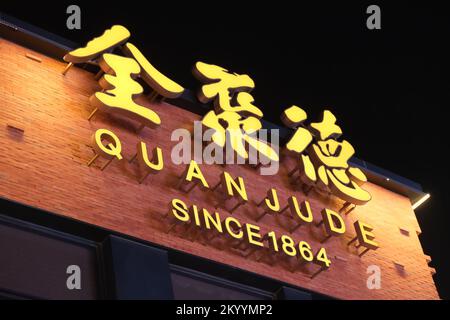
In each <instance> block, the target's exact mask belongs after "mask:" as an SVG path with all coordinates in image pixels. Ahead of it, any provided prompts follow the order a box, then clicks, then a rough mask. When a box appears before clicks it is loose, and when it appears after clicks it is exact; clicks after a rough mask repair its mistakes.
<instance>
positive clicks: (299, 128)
mask: <svg viewBox="0 0 450 320" xmlns="http://www.w3.org/2000/svg"><path fill="white" fill-rule="evenodd" d="M129 37H130V32H129V31H128V30H127V29H126V28H125V27H123V26H119V25H115V26H113V27H112V28H111V29H109V30H106V31H105V32H104V33H103V35H101V36H99V37H97V38H94V39H93V40H91V41H90V42H88V43H87V45H86V46H85V47H84V48H79V49H76V50H73V51H71V52H69V53H67V54H66V55H65V56H64V60H65V61H66V62H68V63H69V64H68V66H67V67H66V69H65V70H64V71H63V74H66V73H67V71H68V70H69V69H70V67H71V66H72V65H73V64H75V63H86V62H89V61H96V62H97V63H98V65H99V66H100V68H101V70H100V72H99V74H98V79H99V85H100V86H101V88H102V90H101V91H99V92H95V93H94V94H93V95H92V96H91V97H90V98H89V101H90V104H91V105H92V107H93V108H94V109H93V111H92V112H91V114H90V116H89V118H88V119H89V120H91V119H93V117H94V115H95V114H96V113H97V112H99V111H100V112H105V113H110V114H117V115H119V116H124V117H127V118H130V119H132V120H134V121H137V122H138V127H137V132H138V133H139V132H141V130H143V129H144V128H150V129H152V130H158V127H159V126H163V125H164V123H162V121H161V119H160V117H159V115H158V114H157V113H156V112H155V111H154V110H152V109H151V108H149V107H147V106H143V105H140V104H139V103H137V102H136V100H135V99H136V97H137V96H138V95H141V94H142V93H143V92H144V88H143V86H142V84H144V83H145V85H147V86H148V87H149V88H150V89H151V94H150V96H149V98H150V101H151V102H153V103H157V102H158V101H160V100H161V99H165V98H167V99H175V98H178V97H180V96H181V95H182V94H183V92H184V91H185V89H184V88H183V87H182V86H181V85H179V84H178V83H176V82H174V81H173V80H171V79H169V78H168V77H167V76H165V75H164V74H162V73H161V72H159V71H158V70H157V69H156V68H155V67H154V66H153V65H152V64H151V63H150V61H149V60H148V59H147V58H146V57H145V56H144V55H143V54H142V53H141V51H140V50H139V49H138V47H136V46H135V45H133V44H131V43H130V42H127V41H128V39H129ZM119 50H120V51H121V54H119V53H117V51H119ZM193 74H194V76H195V77H196V78H197V79H198V80H199V81H200V82H201V83H202V86H201V89H200V91H199V92H198V95H197V97H198V100H199V101H200V102H202V103H209V102H213V106H214V108H213V110H210V111H208V112H207V113H206V114H205V115H204V116H203V118H202V120H201V126H202V128H204V129H206V130H210V132H211V140H210V141H211V143H210V145H208V146H207V148H210V150H211V156H212V158H213V159H214V160H215V161H213V162H207V161H206V162H207V163H208V164H211V163H219V164H223V163H228V162H226V160H227V159H228V158H227V155H224V154H223V150H224V149H227V151H228V150H229V149H231V150H232V153H233V155H234V156H236V157H237V159H238V162H236V163H238V164H243V165H245V164H247V165H253V166H254V167H255V168H259V167H260V166H261V167H262V168H264V167H266V166H267V165H268V164H273V163H276V164H277V165H278V163H279V162H280V152H279V151H278V149H279V148H278V146H277V145H276V144H274V143H273V141H274V139H272V140H271V142H272V143H269V142H268V139H264V138H262V135H261V133H262V132H263V128H262V123H261V119H262V117H263V112H262V111H261V110H260V109H259V108H258V107H257V106H256V105H255V104H254V99H253V97H252V95H251V91H252V89H254V87H255V84H254V82H253V80H252V79H251V78H250V77H249V76H248V75H242V74H237V73H234V72H230V71H228V70H226V69H224V68H222V67H219V66H216V65H211V64H207V63H203V62H197V63H196V64H195V66H194V68H193ZM138 78H140V79H142V81H140V80H139V79H138ZM138 80H139V81H138ZM281 120H282V122H283V123H284V125H285V126H287V127H289V128H291V129H293V130H294V134H293V135H292V137H291V138H290V139H289V141H288V142H287V144H286V146H285V147H284V150H285V152H287V153H289V154H290V155H292V156H294V157H295V158H296V159H297V164H296V166H295V167H294V168H290V172H289V176H290V178H291V181H292V182H293V183H292V186H293V188H294V190H295V188H296V187H297V186H301V188H302V190H303V191H304V193H305V195H308V193H309V191H310V190H311V189H312V188H314V189H315V190H316V191H317V192H319V193H321V194H323V195H325V196H331V195H333V196H336V197H338V198H339V199H341V200H343V201H344V203H343V205H342V208H341V209H340V210H338V212H336V211H333V210H331V209H329V208H324V209H323V210H322V211H321V216H322V220H321V222H319V223H317V225H318V226H323V230H324V235H323V239H322V240H321V241H320V243H324V242H325V241H327V240H328V239H329V238H331V237H333V236H342V235H344V234H345V232H346V228H347V226H346V224H345V222H344V220H343V218H342V217H341V214H344V213H345V214H348V213H349V212H350V211H351V210H353V209H354V207H355V206H356V205H364V204H365V203H367V202H368V201H370V199H371V196H370V194H369V193H368V192H367V191H366V190H364V189H363V188H362V185H363V184H364V183H365V182H366V181H367V178H366V176H365V174H364V173H363V172H362V171H361V170H360V169H359V168H356V167H352V166H350V165H349V163H348V161H349V159H350V158H351V157H352V156H353V154H354V152H355V150H354V148H353V147H352V145H351V144H350V143H349V142H348V141H346V140H338V139H339V138H340V136H341V135H342V130H341V128H340V127H339V126H338V125H337V124H336V118H335V116H334V115H333V114H332V113H331V112H330V111H328V110H326V111H324V112H323V118H322V120H321V121H320V122H310V123H307V113H306V112H305V111H304V110H303V109H302V108H300V107H298V106H295V105H294V106H291V107H289V108H287V109H286V110H284V112H283V113H282V115H281ZM92 141H93V148H94V151H95V155H94V157H93V158H92V159H90V161H89V162H88V166H91V165H92V163H94V162H95V161H96V160H97V159H98V158H99V157H101V158H104V159H106V160H107V162H106V164H105V165H103V166H102V168H101V170H104V169H105V168H106V167H107V166H108V165H109V164H110V163H111V162H112V161H113V160H116V161H124V156H123V154H122V143H121V140H120V138H119V137H118V136H117V135H116V133H114V132H112V131H111V130H108V129H103V128H101V129H98V130H96V132H95V133H94V134H93V136H92ZM149 149H150V148H149V147H148V146H147V143H146V142H144V141H138V143H137V146H136V154H135V156H133V157H132V158H131V159H129V160H128V161H130V162H132V161H134V160H137V161H138V162H139V165H140V167H141V168H144V174H143V175H141V176H139V177H137V179H138V181H139V183H142V182H143V181H144V180H145V179H146V178H147V176H148V175H149V174H158V173H159V172H160V171H161V170H163V169H164V158H165V155H164V154H163V151H162V148H160V147H158V146H155V147H154V148H153V149H151V150H149ZM149 154H151V155H149ZM255 155H256V156H255ZM239 161H240V162H239ZM261 172H262V169H261ZM266 174H267V173H266ZM269 174H276V173H274V172H272V173H269ZM176 187H177V188H179V189H180V190H182V191H184V192H186V193H189V192H190V191H191V190H192V189H193V188H195V187H200V188H201V189H202V190H204V191H205V192H213V193H215V194H216V195H218V198H219V203H218V204H217V205H216V206H215V207H216V208H218V207H221V208H223V209H224V210H226V211H227V212H229V213H231V215H228V216H227V217H224V216H223V215H222V214H221V213H219V212H217V211H215V212H210V211H208V210H207V209H205V208H200V207H198V206H197V205H196V204H195V203H186V202H185V201H182V200H180V199H178V198H174V199H173V200H172V201H171V203H170V204H168V205H169V207H170V210H169V211H168V212H167V213H166V215H165V216H164V218H165V219H166V221H167V222H168V224H169V227H168V231H167V232H169V231H170V230H171V229H172V228H173V227H174V226H175V225H178V224H181V225H186V228H199V229H203V231H204V232H205V234H206V233H207V238H208V240H209V241H212V240H213V239H214V238H215V237H217V236H224V237H225V238H226V239H227V242H226V243H227V246H230V247H240V246H244V247H247V248H249V254H248V255H251V254H253V253H254V252H256V251H257V250H267V251H268V252H270V253H271V254H270V255H269V256H271V257H272V259H277V257H278V255H281V256H283V257H284V258H286V259H292V260H293V261H294V264H295V263H297V264H302V263H308V262H309V263H314V264H317V265H319V266H320V269H319V270H318V271H317V272H316V273H314V274H313V275H312V277H315V276H316V275H317V274H319V273H320V272H321V271H323V270H326V269H327V268H329V267H330V265H331V261H330V260H329V258H328V256H327V252H326V249H325V248H324V247H318V248H315V249H313V248H312V246H311V244H309V243H307V242H305V241H299V242H296V241H295V240H294V239H293V238H292V236H291V234H292V233H293V232H294V231H295V230H297V229H298V228H300V227H302V226H304V225H308V224H313V223H314V221H313V214H312V211H311V207H310V204H309V202H308V200H307V199H298V198H297V197H296V196H294V195H292V196H290V197H289V198H288V200H287V203H281V202H280V200H279V197H278V191H277V190H276V189H275V188H269V189H268V190H267V196H266V198H264V199H262V200H261V199H253V200H254V201H256V202H257V203H258V205H257V206H258V208H260V210H262V211H261V212H259V213H257V215H256V216H255V217H254V220H255V224H253V223H243V222H241V221H239V220H238V219H237V218H236V217H234V216H233V215H232V214H233V212H235V211H236V210H237V209H238V208H239V207H240V206H243V205H245V204H246V203H248V202H249V201H250V200H251V199H249V197H248V194H247V190H246V185H245V181H244V179H243V178H242V177H240V176H235V177H233V176H232V175H231V174H230V173H229V172H227V171H226V170H223V171H222V173H221V175H220V182H219V183H218V184H217V185H215V186H211V185H210V184H209V183H208V181H207V180H206V178H205V176H204V174H203V172H202V168H201V166H200V164H199V161H196V160H193V159H190V161H189V162H188V163H187V164H186V169H185V171H184V174H183V176H182V177H181V178H180V180H179V183H178V185H177V186H176ZM269 187H270V186H269ZM267 214H269V215H280V216H284V217H286V218H287V219H288V220H289V221H290V223H289V225H288V226H287V227H286V228H285V229H286V230H287V231H286V233H284V234H280V233H279V232H278V233H276V232H275V231H269V232H265V233H262V232H261V229H260V227H259V226H258V224H257V222H258V221H259V220H260V219H262V218H263V217H264V216H265V215H267ZM353 227H354V229H355V232H356V237H355V238H354V239H352V240H351V241H350V242H349V244H351V243H354V242H356V241H357V248H359V247H362V251H360V252H359V253H358V254H359V255H360V256H362V255H363V254H365V253H366V252H368V251H369V250H376V249H377V248H378V244H377V243H376V242H375V240H374V239H375V236H374V234H373V232H372V231H373V230H372V229H373V228H372V227H371V226H370V225H368V224H365V223H363V222H361V221H356V222H355V223H354V225H353Z"/></svg>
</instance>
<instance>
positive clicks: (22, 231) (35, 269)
mask: <svg viewBox="0 0 450 320" xmlns="http://www.w3.org/2000/svg"><path fill="white" fill-rule="evenodd" d="M71 265H75V266H77V267H79V270H80V272H79V273H78V275H79V278H78V279H79V283H80V288H79V289H78V288H76V287H75V288H74V287H73V286H69V287H70V288H69V287H68V286H67V279H68V277H69V276H71V275H73V271H71V273H70V274H68V273H67V268H68V267H69V266H71ZM97 267H98V260H97V250H96V246H95V245H91V244H88V242H85V241H82V240H79V241H78V240H77V239H75V238H73V237H70V236H68V235H65V234H62V233H58V232H54V231H51V230H46V229H45V228H40V227H38V226H36V225H33V224H27V223H23V222H21V221H19V220H15V219H11V218H7V217H5V216H2V215H0V296H2V297H14V298H37V299H97V298H99V286H98V284H99V281H98V272H97ZM71 283H73V282H71Z"/></svg>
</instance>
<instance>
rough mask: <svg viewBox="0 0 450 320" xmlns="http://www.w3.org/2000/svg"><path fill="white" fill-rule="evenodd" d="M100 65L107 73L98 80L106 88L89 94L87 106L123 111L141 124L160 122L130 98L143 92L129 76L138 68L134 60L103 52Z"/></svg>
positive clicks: (137, 72)
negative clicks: (89, 104) (88, 104)
mask: <svg viewBox="0 0 450 320" xmlns="http://www.w3.org/2000/svg"><path fill="white" fill-rule="evenodd" d="M100 66H101V68H102V69H103V70H104V71H105V72H106V73H107V74H105V75H104V76H103V77H102V78H101V79H100V81H99V82H100V85H101V87H102V88H103V89H104V90H106V91H105V92H96V93H95V94H94V95H92V96H91V98H90V99H89V100H90V102H91V105H93V106H94V107H95V108H98V109H99V110H103V111H105V112H111V113H118V114H123V115H124V116H127V117H130V118H132V119H134V120H137V121H140V122H141V123H142V124H143V125H145V126H149V127H152V126H155V125H159V124H160V123H161V119H160V118H159V116H158V114H157V113H156V112H154V111H153V110H151V109H149V108H146V107H144V106H141V105H139V104H137V103H136V102H134V100H133V97H134V96H136V95H138V94H141V93H142V92H143V91H144V89H143V88H142V86H141V85H140V84H139V83H138V82H137V81H135V80H134V79H133V77H132V75H135V74H139V72H140V71H141V68H140V67H139V64H138V63H137V62H136V61H135V60H133V59H131V58H126V57H121V56H118V55H114V54H110V53H105V54H104V55H103V56H102V59H101V61H100Z"/></svg>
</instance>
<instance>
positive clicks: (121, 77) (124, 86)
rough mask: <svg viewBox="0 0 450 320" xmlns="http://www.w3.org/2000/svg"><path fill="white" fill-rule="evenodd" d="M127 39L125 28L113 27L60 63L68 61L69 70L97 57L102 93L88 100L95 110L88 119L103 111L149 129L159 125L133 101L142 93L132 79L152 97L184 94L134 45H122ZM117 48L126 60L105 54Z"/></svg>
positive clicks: (157, 119) (128, 35)
mask: <svg viewBox="0 0 450 320" xmlns="http://www.w3.org/2000/svg"><path fill="white" fill-rule="evenodd" d="M129 37H130V32H129V31H128V30H127V29H126V28H125V27H123V26H120V25H115V26H113V27H112V28H111V29H108V30H106V31H105V32H104V33H103V34H102V35H101V36H100V37H97V38H94V39H93V40H91V41H89V42H88V44H87V45H86V46H85V47H84V48H79V49H76V50H73V51H71V52H69V53H67V54H66V55H65V56H64V60H65V61H67V62H70V64H69V66H68V68H69V67H70V66H71V64H72V63H82V62H88V61H91V60H93V59H97V58H99V57H100V58H99V64H100V67H101V69H102V70H103V72H105V73H106V75H105V76H104V77H103V78H101V79H100V81H99V82H100V85H101V86H102V88H103V89H104V90H106V92H97V93H96V94H95V95H93V96H92V97H91V99H90V100H91V103H92V105H93V106H95V107H96V109H95V110H94V112H93V113H92V114H91V116H90V117H89V118H91V117H92V116H93V114H94V113H95V112H96V111H97V110H103V111H106V112H112V113H121V114H124V115H126V116H128V117H131V118H133V119H135V120H137V121H139V122H141V123H142V126H149V127H153V126H155V125H159V124H160V123H161V120H160V118H159V116H158V115H157V114H156V113H155V112H154V111H152V110H150V109H148V108H146V107H144V106H141V105H139V104H137V103H135V102H134V98H135V97H136V96H137V95H138V94H140V93H142V92H143V88H142V86H141V85H140V84H139V83H138V82H137V81H135V80H134V76H141V77H142V79H143V80H144V81H145V82H146V83H147V84H148V85H149V86H150V87H151V88H152V89H153V91H154V93H155V95H154V96H153V97H156V95H161V96H163V97H165V98H171V99H174V98H177V97H179V96H180V95H181V94H182V93H183V92H184V88H183V87H182V86H180V85H179V84H177V83H176V82H174V81H172V80H171V79H169V78H167V77H166V76H165V75H163V74H162V73H161V72H159V71H158V70H157V69H156V68H155V67H154V66H153V65H152V64H151V63H150V62H149V61H148V60H147V59H146V58H145V56H144V55H143V54H142V53H141V52H140V51H139V49H138V48H137V47H136V46H134V45H133V44H131V43H125V42H126V41H127V40H128V38H129ZM124 43H125V44H124ZM121 45H123V47H122V49H123V51H124V52H125V54H126V55H127V56H129V58H126V57H122V56H119V55H115V54H112V53H108V52H112V51H113V50H114V48H115V47H117V46H121ZM68 68H66V70H65V71H64V73H65V72H67V70H68Z"/></svg>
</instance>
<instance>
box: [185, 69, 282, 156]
mask: <svg viewBox="0 0 450 320" xmlns="http://www.w3.org/2000/svg"><path fill="white" fill-rule="evenodd" d="M194 75H195V76H196V77H197V78H198V79H199V80H200V81H202V82H203V83H206V84H205V85H203V86H202V88H201V90H200V92H199V94H198V98H199V100H200V101H201V102H203V103H207V102H209V101H212V100H214V109H215V110H214V111H209V112H208V113H207V114H206V115H205V116H204V117H203V119H202V123H203V125H204V126H206V127H208V128H212V129H214V130H215V133H214V134H213V135H212V139H213V141H214V143H216V144H217V145H219V146H220V147H224V146H225V144H226V142H227V137H228V139H229V142H230V145H231V147H232V148H233V150H234V151H236V153H237V154H238V155H239V156H240V157H242V158H244V159H248V153H247V150H246V149H245V142H247V143H248V144H249V145H250V146H252V147H253V148H254V149H256V150H257V151H258V152H259V153H260V154H261V155H262V156H264V157H266V158H267V159H269V160H271V161H278V159H279V158H278V154H277V152H276V151H275V150H273V149H272V148H271V147H270V146H269V145H268V144H267V143H265V142H263V141H260V140H258V139H256V138H254V137H252V136H250V134H252V133H256V132H257V131H258V130H260V129H261V127H262V125H261V121H260V120H259V119H260V118H261V117H262V116H263V113H262V112H261V110H260V109H259V108H258V107H256V106H255V105H253V101H254V99H253V97H252V95H251V94H250V93H249V92H250V91H251V90H252V89H253V88H254V87H255V84H254V82H253V80H252V79H251V78H250V77H249V76H248V75H240V74H236V73H230V72H229V71H228V70H226V69H224V68H221V67H219V66H215V65H211V64H206V63H203V62H197V63H196V65H195V68H194Z"/></svg>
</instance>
